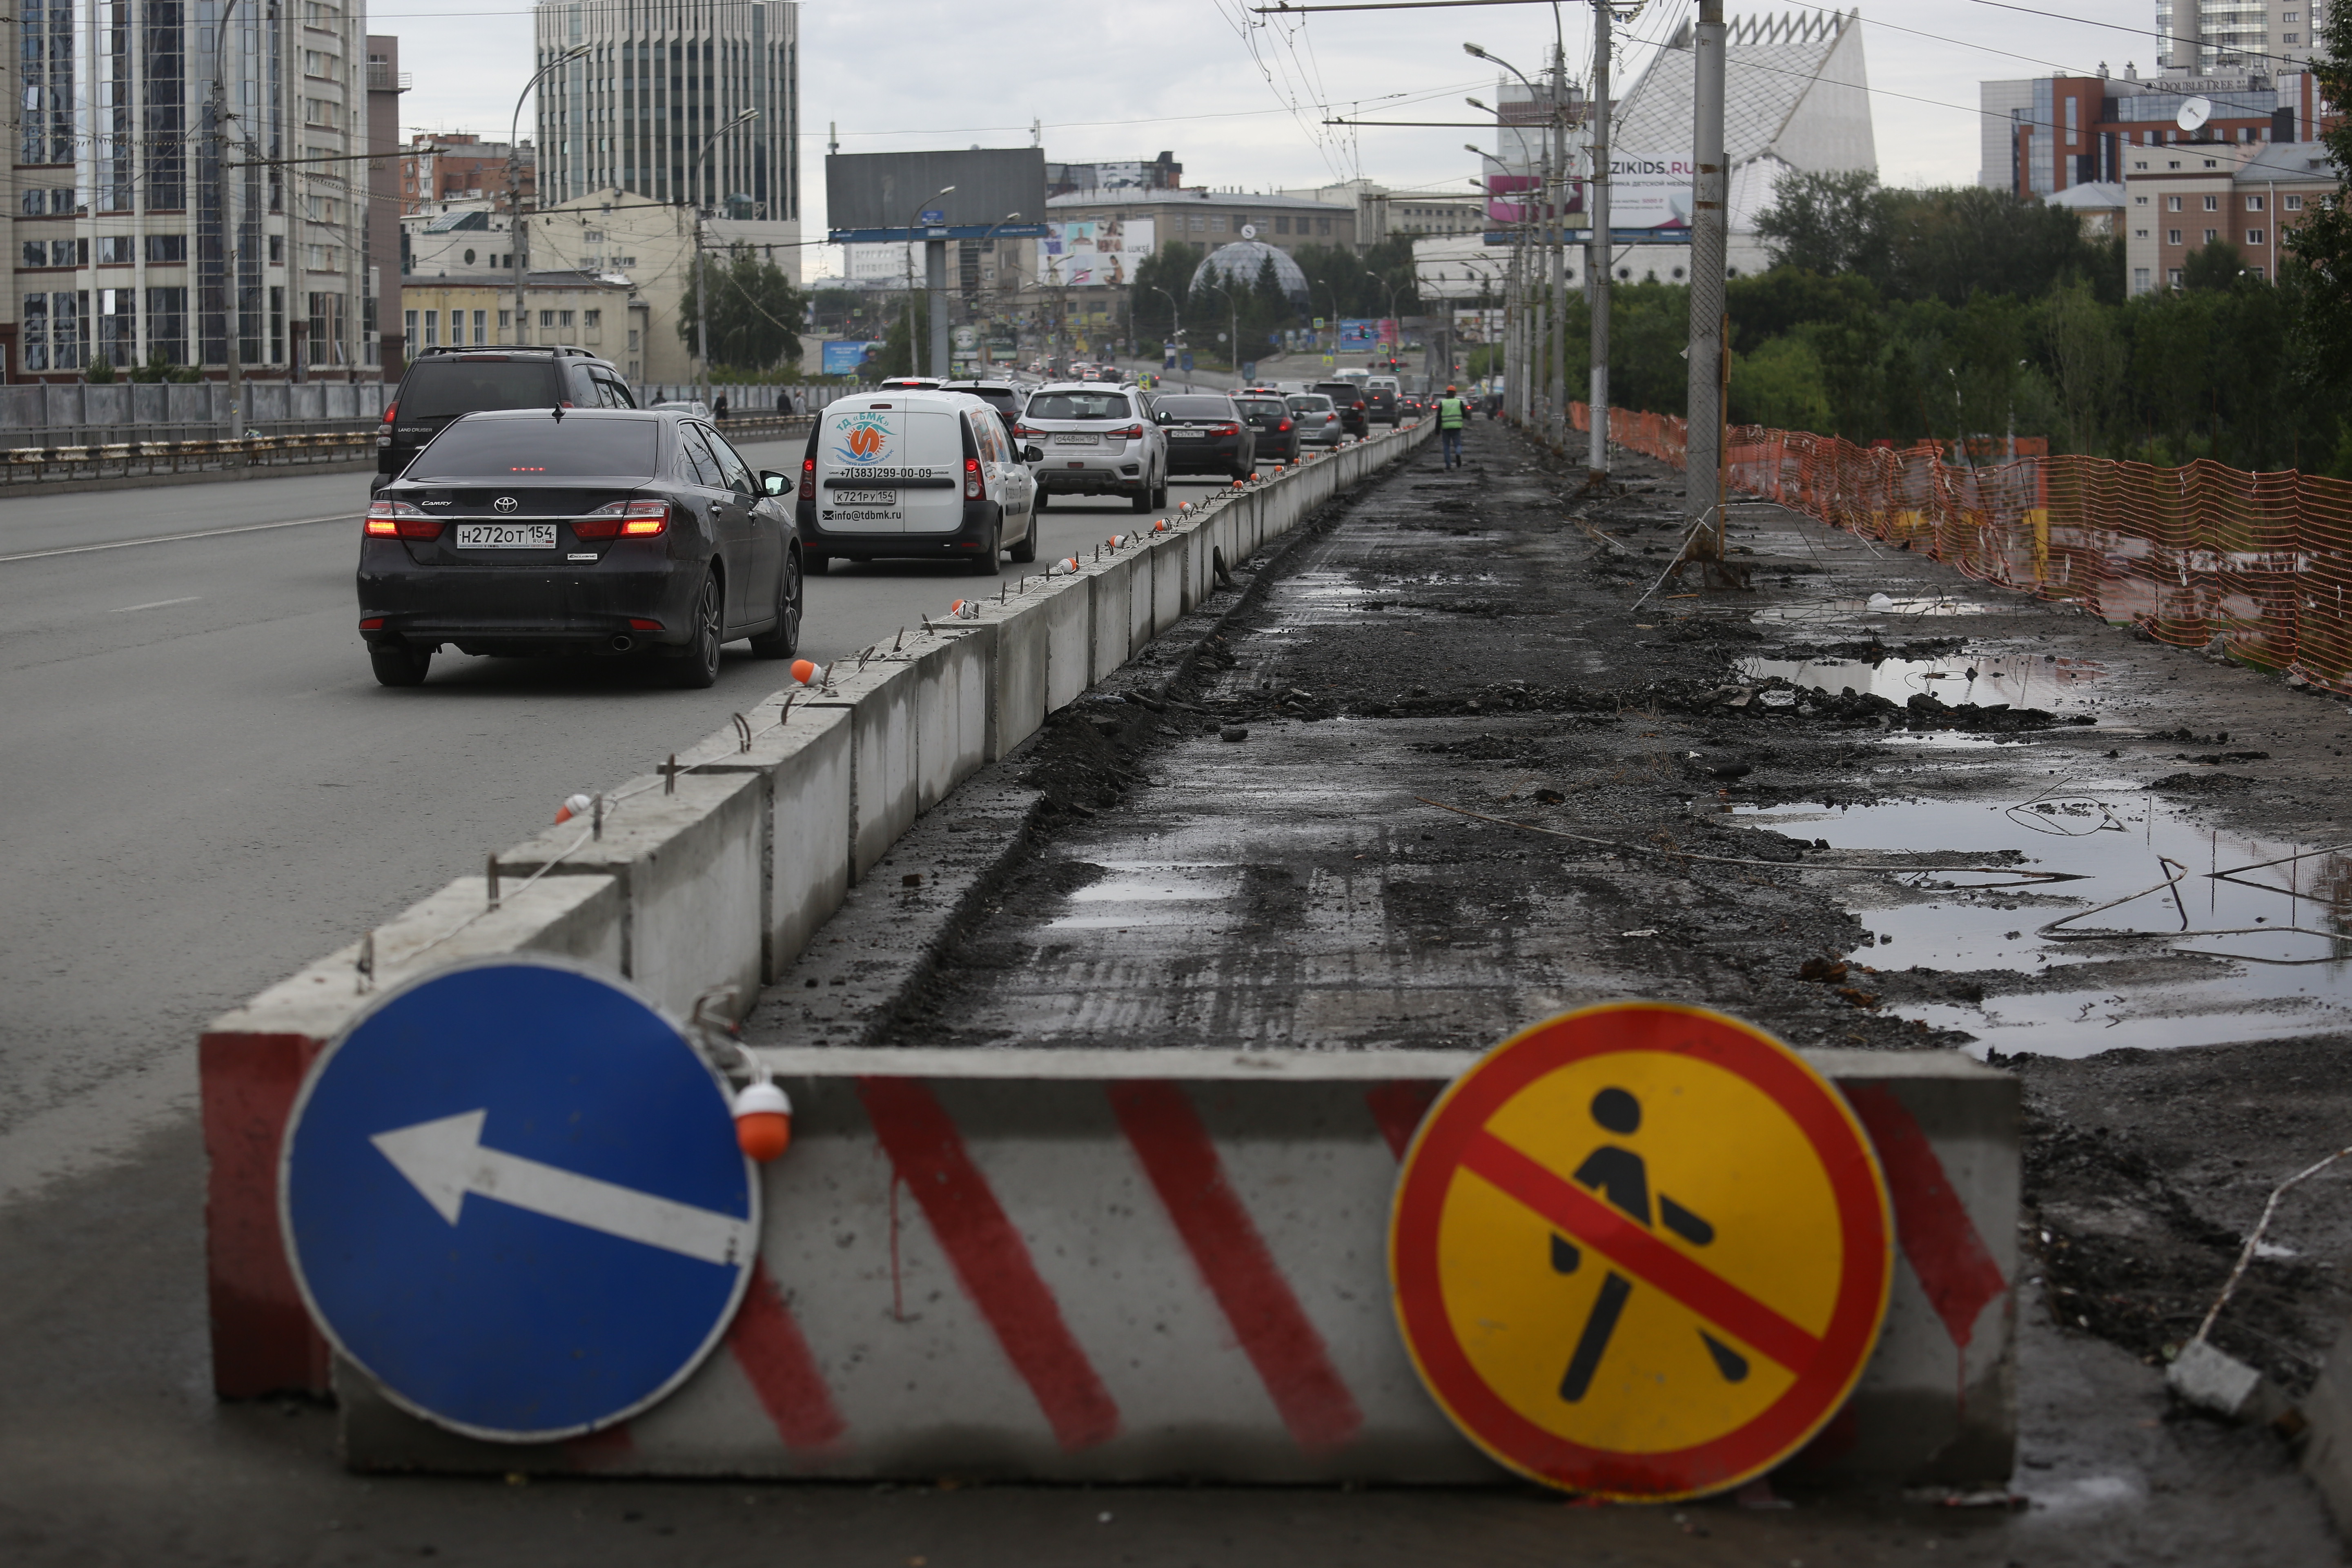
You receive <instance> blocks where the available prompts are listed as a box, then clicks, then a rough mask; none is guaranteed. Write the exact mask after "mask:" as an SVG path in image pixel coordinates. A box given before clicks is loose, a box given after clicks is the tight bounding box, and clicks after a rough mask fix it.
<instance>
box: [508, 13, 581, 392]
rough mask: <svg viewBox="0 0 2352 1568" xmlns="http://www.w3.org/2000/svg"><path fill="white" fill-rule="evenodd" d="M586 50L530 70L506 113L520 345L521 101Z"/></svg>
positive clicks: (566, 53)
mask: <svg viewBox="0 0 2352 1568" xmlns="http://www.w3.org/2000/svg"><path fill="white" fill-rule="evenodd" d="M587 52H588V46H587V45H586V44H575V45H573V46H572V47H571V48H568V49H566V50H564V51H563V52H562V54H560V55H558V56H556V57H555V58H553V59H551V60H550V61H548V62H547V63H546V64H545V65H543V66H541V67H540V68H538V69H537V70H535V71H533V72H531V73H530V80H529V81H527V82H525V83H523V84H522V90H521V91H520V92H519V93H517V94H515V106H514V112H513V113H512V114H510V115H509V116H508V117H507V201H508V205H509V210H510V211H511V213H512V215H513V218H514V233H513V240H514V254H513V256H512V257H511V258H510V261H511V265H512V267H513V270H514V341H515V343H516V345H517V346H518V347H520V345H521V343H522V342H523V327H524V323H525V322H526V321H528V320H529V319H530V318H529V313H528V312H527V311H525V310H524V309H523V303H522V281H523V253H524V251H525V249H526V248H527V247H526V246H525V244H524V241H523V216H522V142H521V136H522V103H523V100H525V99H527V98H529V97H530V94H531V89H533V88H535V87H537V86H538V85H539V83H540V79H541V78H542V77H544V76H546V75H547V73H548V72H550V71H551V70H553V69H554V68H556V67H558V66H563V65H570V64H571V63H572V61H573V60H576V59H578V58H580V57H581V56H582V55H584V54H586V53H587ZM534 188H536V182H534Z"/></svg>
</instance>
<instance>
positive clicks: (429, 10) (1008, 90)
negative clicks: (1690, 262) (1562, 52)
mask: <svg viewBox="0 0 2352 1568" xmlns="http://www.w3.org/2000/svg"><path fill="white" fill-rule="evenodd" d="M1257 3H1262V0H1152V3H1150V4H1137V3H1135V0H1126V3H1118V0H1108V3H1107V0H1022V3H1020V4H1016V5H989V4H974V3H972V0H807V3H806V4H803V5H802V6H801V10H800V15H801V132H802V138H803V160H804V161H803V169H802V174H803V180H804V181H805V189H806V191H807V197H806V199H805V201H804V203H803V215H802V216H803V221H804V223H805V224H806V225H807V226H808V230H809V231H810V232H811V233H812V234H813V235H814V234H821V233H822V232H823V230H824V144H825V139H826V128H827V125H828V123H830V122H838V124H839V126H840V134H841V146H842V150H843V151H844V152H849V153H870V152H887V151H897V150H902V149H915V148H925V147H955V148H961V147H969V146H971V145H973V144H975V143H977V144H979V145H981V146H984V147H1020V146H1026V145H1028V144H1029V126H1030V122H1031V121H1033V120H1035V121H1043V123H1044V143H1045V155H1046V156H1047V157H1048V158H1051V159H1054V160H1055V161H1057V162H1059V161H1068V162H1087V161H1092V160H1096V159H1106V160H1108V159H1129V158H1150V157H1151V156H1153V155H1154V154H1155V153H1159V152H1160V151H1162V150H1163V149H1165V150H1168V151H1172V152H1173V153H1175V154H1176V157H1177V159H1178V160H1179V161H1180V162H1181V163H1183V165H1184V179H1185V183H1186V184H1197V185H1219V186H1238V187H1240V188H1242V189H1244V190H1269V189H1274V188H1277V187H1284V186H1292V187H1296V186H1303V185H1311V184H1323V183H1327V182H1328V181H1332V180H1336V179H1341V178H1347V177H1351V176H1353V175H1357V174H1363V175H1367V176H1370V178H1373V179H1376V180H1379V181H1381V182H1382V183H1384V184H1388V185H1390V186H1391V187H1395V188H1401V189H1427V190H1434V191H1466V190H1468V189H1469V185H1468V184H1467V182H1468V179H1469V177H1470V176H1471V175H1472V174H1475V173H1476V172H1477V170H1476V163H1475V160H1474V159H1472V158H1471V156H1470V155H1469V154H1468V153H1465V152H1464V151H1463V150H1462V144H1463V142H1465V141H1481V142H1486V143H1487V144H1489V145H1491V144H1492V142H1493V136H1492V132H1491V130H1490V131H1489V132H1486V134H1485V135H1481V134H1480V133H1479V132H1475V131H1470V130H1461V129H1432V130H1358V131H1353V132H1349V131H1342V130H1338V129H1335V128H1331V127H1327V126H1324V125H1322V124H1321V123H1320V121H1323V120H1325V119H1327V118H1337V117H1340V116H1350V117H1360V118H1366V119H1389V120H1444V121H1460V120H1473V119H1475V118H1476V116H1475V113H1474V112H1473V111H1472V110H1470V109H1469V108H1468V106H1466V105H1465V104H1464V103H1463V101H1462V99H1463V95H1464V94H1465V93H1475V94H1477V95H1479V96H1481V97H1486V98H1488V100H1489V101H1492V99H1491V96H1490V89H1492V87H1493V83H1494V76H1495V72H1494V70H1493V68H1490V67H1487V66H1485V65H1482V64H1481V63H1480V62H1478V61H1475V60H1473V59H1471V58H1469V57H1467V56H1466V55H1465V54H1464V53H1463V52H1462V44H1463V41H1464V40H1465V39H1470V40H1475V41H1476V42H1477V43H1479V44H1481V45H1483V46H1485V47H1486V48H1487V49H1489V50H1491V51H1493V52H1494V53H1495V54H1497V55H1499V56H1501V57H1503V58H1506V59H1507V60H1509V61H1511V63H1513V64H1514V65H1517V67H1518V68H1520V69H1522V70H1525V71H1527V72H1528V73H1529V74H1530V75H1532V74H1534V72H1535V71H1537V70H1538V68H1540V67H1541V65H1542V64H1543V61H1544V58H1545V56H1546V51H1547V50H1548V49H1549V47H1550V45H1551V42H1552V37H1553V19H1552V18H1553V7H1552V6H1550V5H1525V4H1521V5H1493V6H1466V5H1465V6H1455V7H1448V8H1444V9H1428V10H1414V11H1391V12H1377V11H1374V12H1363V11H1357V12H1331V13H1324V14H1320V15H1317V16H1313V17H1311V18H1308V19H1299V18H1288V19H1284V18H1265V19H1264V21H1265V25H1258V24H1259V22H1260V19H1259V18H1255V17H1254V16H1251V15H1250V13H1249V10H1248V9H1247V7H1248V6H1250V5H1253V4H1257ZM2020 4H2021V5H2029V6H2038V7H2039V8H2041V9H2042V10H2046V11H2049V12H2053V13H2064V16H2036V15H2031V14H2028V13H2027V12H2025V11H2021V10H2017V9H2003V8H1999V7H1996V6H1993V5H1988V4H1985V3H1983V0H1874V3H1867V4H1864V6H1863V22H1864V35H1863V42H1864V51H1865V55H1866V58H1867V60H1868V63H1869V70H1870V84H1871V87H1872V89H1874V96H1873V100H1872V106H1871V107H1872V115H1873V119H1874V127H1875V132H1876V136H1877V142H1878V160H1879V173H1880V174H1881V175H1882V176H1883V177H1884V178H1885V180H1887V181H1888V182H1889V183H1890V184H1971V183H1973V182H1974V181H1975V179H1976V177H1977V165H1978V163H1979V139H1978V128H1977V115H1976V112H1975V108H1974V106H1975V104H1976V101H1977V82H1978V81H1979V79H1985V78H1999V77H2025V76H2038V75H2041V74H2043V73H2044V72H2047V71H2050V70H2052V69H2053V68H2065V69H2068V70H2070V71H2080V72H2089V71H2092V70H2095V68H2097V67H2098V65H2099V63H2100V62H2101V61H2102V60H2104V61H2106V62H2108V64H2109V65H2110V66H2111V67H2112V68H2113V69H2114V70H2115V71H2116V74H2118V75H2120V74H2121V73H2122V70H2123V68H2124V63H2125V62H2126V60H2132V61H2137V63H2138V65H2139V66H2140V68H2141V69H2142V70H2143V71H2145V70H2147V69H2149V68H2151V67H2152V64H2153V61H2154V58H2155V53H2156V40H2155V39H2154V38H2153V37H2148V36H2147V35H2146V34H2145V33H2137V32H2133V31H2128V30H2120V29H2145V28H2150V27H2153V26H2154V25H2155V20H2156V15H2155V13H2156V6H2155V0H2020ZM1819 9H1820V8H1819V7H1816V6H1798V5H1786V4H1782V5H1744V4H1741V3H1740V0H1731V4H1730V6H1729V13H1730V15H1732V16H1753V15H1773V16H1777V15H1783V14H1791V15H1808V14H1816V13H1818V11H1819ZM1695 10H1696V5H1695V4H1694V0H1652V3H1651V4H1650V5H1647V6H1645V7H1644V8H1643V12H1642V14H1641V15H1640V16H1637V17H1636V18H1635V19H1634V20H1633V23H1632V24H1631V25H1630V26H1623V27H1622V28H1621V29H1620V32H1619V38H1620V41H1621V45H1622V47H1621V48H1620V49H1619V51H1618V63H1617V66H1616V70H1617V73H1618V83H1619V90H1620V91H1621V93H1622V89H1623V88H1624V87H1625V86H1627V85H1630V84H1631V82H1632V81H1633V78H1634V77H1635V75H1637V74H1638V72H1639V70H1640V68H1641V65H1642V62H1643V60H1644V59H1645V58H1647V57H1648V55H1649V53H1650V48H1649V47H1648V46H1647V45H1646V44H1645V43H1644V42H1643V40H1653V41H1654V40H1658V39H1663V38H1664V37H1669V36H1670V35H1671V34H1672V33H1673V32H1674V31H1675V29H1676V28H1677V27H1678V26H1681V24H1682V23H1683V21H1684V20H1685V18H1686V17H1688V16H1691V15H1693V14H1694V12H1695ZM1559 15H1560V17H1561V27H1562V30H1563V32H1564V34H1565V37H1566V41H1567V48H1568V57H1569V59H1570V69H1571V71H1573V72H1574V73H1575V74H1576V75H1577V76H1579V77H1580V78H1581V77H1585V76H1587V75H1589V71H1590V60H1591V9H1590V6H1589V5H1576V4H1569V5H1561V6H1559ZM2101 23H2105V24H2110V26H2098V25H2097V24H2101ZM368 26H369V30H370V31H371V32H376V33H394V34H397V35H399V37H400V38H401V64H402V66H403V67H404V68H405V69H407V70H408V71H410V72H411V73H412V74H413V76H414V78H415V89H414V90H412V91H411V92H410V93H408V95H407V96H406V98H405V100H404V108H403V112H404V124H405V127H406V129H407V130H410V131H475V132H481V133H483V134H485V135H487V136H490V137H493V138H501V139H502V138H503V137H504V136H505V135H506V132H507V122H508V116H509V113H510V112H511V110H512V109H513V106H514V101H515V94H516V93H517V92H519V91H520V90H521V87H522V84H523V82H524V80H525V79H527V77H528V74H529V69H530V67H529V64H528V62H529V60H530V8H529V6H528V5H520V4H514V3H512V0H509V5H507V7H506V8H501V9H497V10H488V11H485V10H473V11H467V12H464V13H462V14H459V13H454V12H453V11H452V9H451V8H450V5H449V0H384V3H383V4H382V5H375V6H372V7H371V8H370V12H369V22H368ZM1905 29H1910V30H1907V31H1906V30H1905ZM1923 35H1933V36H1932V37H1929V36H1923ZM523 125H524V127H525V133H526V134H528V133H529V128H530V108H529V107H528V106H526V107H525V110H524V114H523ZM822 254H824V253H822V252H820V253H815V254H813V255H812V256H811V257H810V260H811V262H812V263H816V262H817V258H818V256H819V255H822ZM834 254H835V255H837V253H834ZM830 270H833V268H831V267H830V266H826V265H822V264H817V265H812V266H810V267H808V268H805V269H804V271H803V276H810V275H813V274H814V273H816V272H820V271H830Z"/></svg>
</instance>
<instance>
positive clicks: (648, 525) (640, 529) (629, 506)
mask: <svg viewBox="0 0 2352 1568" xmlns="http://www.w3.org/2000/svg"><path fill="white" fill-rule="evenodd" d="M668 528H669V502H667V501H666V500H616V501H613V502H610V503H608V504H606V505H604V506H600V507H598V508H597V509H596V510H594V511H592V512H590V513H589V514H588V515H587V516H585V517H575V518H573V519H572V537H573V538H574V539H582V540H588V539H616V538H628V539H650V538H652V537H653V536H654V535H655V534H656V533H661V532H664V531H667V529H668Z"/></svg>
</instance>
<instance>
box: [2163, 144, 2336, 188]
mask: <svg viewBox="0 0 2352 1568" xmlns="http://www.w3.org/2000/svg"><path fill="white" fill-rule="evenodd" d="M2180 145H2185V146H2189V147H2191V148H2193V147H2196V146H2198V145H2199V143H2197V142H2185V143H2180ZM2261 146H2262V151H2260V152H2258V153H2255V154H2254V155H2253V156H2252V157H2251V158H2249V159H2247V160H2246V161H2245V162H2244V163H2241V164H2239V165H2238V174H2237V177H2238V178H2239V179H2241V180H2250V181H2254V182H2256V183H2260V184H2268V183H2271V182H2273V181H2276V182H2278V183H2280V184H2285V183H2286V182H2288V181H2299V182H2302V183H2304V184H2310V183H2312V182H2314V181H2341V180H2342V179H2343V177H2344V174H2343V171H2342V170H2340V169H2338V168H2337V167H2336V164H2335V163H2334V161H2333V160H2331V159H2330V158H2329V157H2328V155H2327V148H2326V144H2325V143H2324V142H2263V143H2262V144H2261Z"/></svg>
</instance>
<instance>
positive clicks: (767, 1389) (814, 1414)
mask: <svg viewBox="0 0 2352 1568" xmlns="http://www.w3.org/2000/svg"><path fill="white" fill-rule="evenodd" d="M727 1348H728V1350H730V1352H733V1353H734V1356H735V1364H736V1365H738V1366H740V1367H741V1368H742V1369H743V1375H744V1377H745V1378H747V1379H749V1380H750V1382H751V1392H752V1393H753V1394H757V1395H758V1396H759V1400H760V1408H761V1409H762V1410H764V1411H766V1412H767V1413H768V1419H769V1420H770V1421H771V1422H772V1423H773V1424H774V1425H775V1428H776V1436H779V1437H782V1439H783V1440H784V1447H787V1448H796V1449H802V1450H816V1451H820V1452H822V1451H823V1450H825V1449H828V1448H831V1447H833V1446H834V1445H835V1443H836V1442H837V1441H839V1439H840V1437H841V1435H842V1434H843V1433H845V1432H846V1431H847V1430H849V1424H848V1423H847V1422H845V1421H844V1420H843V1419H842V1418H841V1412H840V1411H839V1410H837V1409H835V1406H834V1403H833V1390H832V1389H831V1388H829V1387H827V1386H826V1385H825V1381H824V1373H821V1372H819V1371H818V1370H817V1365H816V1357H815V1356H814V1355H813V1354H811V1353H810V1352H809V1346H808V1340H807V1339H806V1338H805V1337H804V1336H803V1334H802V1333H801V1326H800V1324H799V1323H798V1322H797V1321H794V1319H793V1312H792V1309H791V1308H789V1307H787V1306H785V1305H784V1298H783V1293H782V1291H780V1290H778V1289H776V1281H775V1279H773V1278H772V1276H771V1275H770V1274H769V1273H768V1265H767V1261H766V1260H765V1259H764V1258H763V1259H761V1260H760V1261H758V1262H755V1263H754V1264H752V1266H751V1284H750V1285H748V1286H747V1287H745V1288H744V1291H743V1304H742V1305H741V1306H740V1307H738V1308H737V1309H736V1310H735V1321H734V1323H733V1324H732V1325H731V1326H730V1328H729V1329H728V1331H727Z"/></svg>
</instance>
